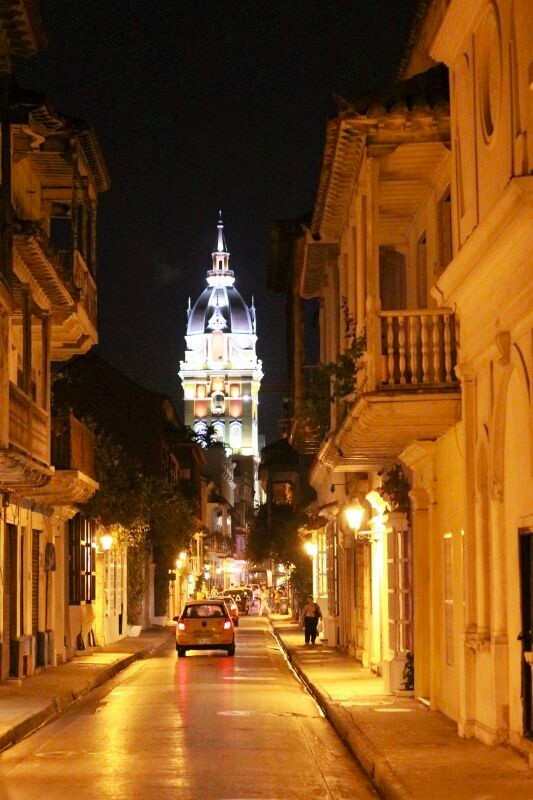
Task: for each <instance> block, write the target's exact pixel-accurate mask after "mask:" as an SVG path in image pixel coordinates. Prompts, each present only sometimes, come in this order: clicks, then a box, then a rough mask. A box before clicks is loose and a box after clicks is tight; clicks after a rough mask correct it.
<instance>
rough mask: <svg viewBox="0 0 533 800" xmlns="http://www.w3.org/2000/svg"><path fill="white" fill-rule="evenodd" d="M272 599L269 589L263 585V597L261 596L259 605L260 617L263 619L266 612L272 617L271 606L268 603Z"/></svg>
mask: <svg viewBox="0 0 533 800" xmlns="http://www.w3.org/2000/svg"><path fill="white" fill-rule="evenodd" d="M269 599H270V594H269V591H268V589H267V587H266V586H265V585H264V584H263V586H261V596H260V603H259V616H260V617H262V616H263V614H264V612H265V611H266V615H267V617H268V616H270V606H269V604H268V601H269Z"/></svg>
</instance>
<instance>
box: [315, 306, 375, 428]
mask: <svg viewBox="0 0 533 800" xmlns="http://www.w3.org/2000/svg"><path fill="white" fill-rule="evenodd" d="M341 310H342V314H343V316H344V336H345V342H346V345H345V348H344V352H343V353H340V354H339V356H338V358H337V360H336V361H330V362H329V363H327V364H317V365H316V366H315V367H314V368H313V369H312V370H308V371H307V373H306V385H305V389H304V397H303V403H302V406H301V416H302V418H303V419H305V420H308V422H309V424H310V425H311V427H313V428H314V429H315V430H319V431H320V433H321V434H324V433H325V432H326V430H327V429H328V427H329V412H330V403H332V402H333V401H334V400H344V398H346V397H349V396H350V395H353V394H354V392H355V391H356V388H357V373H358V371H359V369H360V359H361V357H362V356H363V355H364V353H365V350H366V336H365V334H364V333H363V334H361V335H360V336H358V335H357V325H356V322H355V319H354V318H353V317H352V316H351V314H350V312H349V309H348V302H347V300H346V298H345V297H344V298H343V300H342V304H341Z"/></svg>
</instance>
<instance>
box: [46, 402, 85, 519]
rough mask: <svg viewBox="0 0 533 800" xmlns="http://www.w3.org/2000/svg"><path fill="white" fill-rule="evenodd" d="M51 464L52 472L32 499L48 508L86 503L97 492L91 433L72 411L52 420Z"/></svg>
mask: <svg viewBox="0 0 533 800" xmlns="http://www.w3.org/2000/svg"><path fill="white" fill-rule="evenodd" d="M52 464H53V466H54V467H55V472H54V474H53V475H52V477H51V479H50V481H49V482H48V483H47V484H46V486H43V487H40V488H38V489H36V490H35V491H33V492H32V496H33V497H35V498H36V499H37V498H38V499H40V500H41V502H45V503H49V504H50V505H73V504H78V503H86V502H87V501H88V500H89V499H90V498H91V497H92V496H93V494H94V493H95V492H96V491H97V489H98V482H97V480H96V468H95V461H94V433H93V432H92V431H91V430H90V429H89V428H88V427H87V426H86V425H84V424H83V423H82V422H80V421H79V420H78V419H76V417H75V416H74V414H72V412H70V413H68V414H65V415H62V416H58V417H54V418H53V421H52Z"/></svg>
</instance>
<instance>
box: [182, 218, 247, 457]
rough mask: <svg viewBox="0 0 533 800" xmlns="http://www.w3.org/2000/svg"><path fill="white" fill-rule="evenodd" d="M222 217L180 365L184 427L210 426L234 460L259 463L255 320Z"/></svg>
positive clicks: (189, 321)
mask: <svg viewBox="0 0 533 800" xmlns="http://www.w3.org/2000/svg"><path fill="white" fill-rule="evenodd" d="M229 256H230V254H229V251H228V248H227V245H226V239H225V236H224V224H223V222H222V215H221V213H220V215H219V220H218V225H217V244H216V249H215V250H214V251H213V253H212V254H211V257H212V264H211V269H209V270H208V271H207V276H206V284H207V285H206V287H205V288H204V290H203V291H202V293H201V294H200V296H199V297H198V299H197V300H196V302H195V304H194V305H193V306H192V308H191V303H190V299H189V307H188V309H187V333H186V335H185V341H186V350H185V359H184V360H183V361H181V362H180V370H179V377H180V379H181V383H182V387H183V394H184V403H185V424H186V425H188V426H189V427H190V428H192V429H193V430H195V431H196V432H201V431H202V430H205V429H206V427H207V426H208V425H210V424H212V425H213V429H214V431H215V434H216V436H217V438H218V439H219V441H221V442H224V444H225V445H226V449H227V450H228V452H231V453H232V454H233V455H235V456H251V457H253V459H254V461H257V462H258V460H259V441H258V428H257V424H258V398H259V387H260V384H261V379H262V377H263V372H262V367H261V361H260V360H259V359H258V358H257V353H256V343H257V332H256V317H255V307H254V303H253V299H252V304H251V306H250V307H248V306H247V305H246V303H245V302H244V300H243V298H242V297H241V295H240V293H239V292H238V290H237V289H236V288H235V275H234V273H233V271H232V270H231V269H230V267H229Z"/></svg>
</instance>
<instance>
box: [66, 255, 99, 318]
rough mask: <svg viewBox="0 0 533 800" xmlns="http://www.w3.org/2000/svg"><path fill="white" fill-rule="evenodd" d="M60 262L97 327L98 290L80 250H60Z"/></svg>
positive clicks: (79, 299)
mask: <svg viewBox="0 0 533 800" xmlns="http://www.w3.org/2000/svg"><path fill="white" fill-rule="evenodd" d="M58 258H59V263H60V264H61V268H62V271H63V273H64V274H65V275H67V276H69V278H70V280H69V283H71V285H72V288H73V289H74V290H75V292H76V294H77V298H76V299H77V300H78V302H79V303H81V305H82V306H83V307H84V309H85V312H86V314H87V316H88V318H89V320H90V321H91V323H92V325H94V327H96V315H97V291H96V284H95V282H94V278H93V276H92V275H91V273H90V272H89V269H88V268H87V264H86V263H85V260H84V258H83V256H82V254H81V253H80V251H79V250H60V251H59V252H58Z"/></svg>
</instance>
